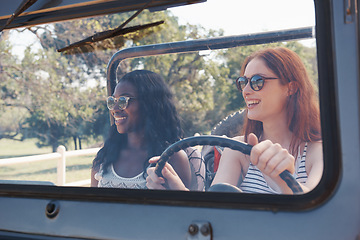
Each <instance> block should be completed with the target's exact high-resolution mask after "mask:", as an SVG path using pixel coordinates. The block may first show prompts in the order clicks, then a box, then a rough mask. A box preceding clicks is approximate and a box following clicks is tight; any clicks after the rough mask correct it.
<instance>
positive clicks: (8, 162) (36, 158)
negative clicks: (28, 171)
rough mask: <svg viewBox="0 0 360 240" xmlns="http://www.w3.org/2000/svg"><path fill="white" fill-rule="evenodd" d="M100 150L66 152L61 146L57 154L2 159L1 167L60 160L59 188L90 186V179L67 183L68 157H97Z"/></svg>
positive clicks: (58, 170) (58, 164) (58, 168)
mask: <svg viewBox="0 0 360 240" xmlns="http://www.w3.org/2000/svg"><path fill="white" fill-rule="evenodd" d="M99 149H100V148H89V149H83V150H75V151H66V148H65V147H64V146H59V147H58V148H57V152H56V153H48V154H40V155H34V156H28V157H17V158H7V159H1V161H0V167H1V166H8V165H13V164H21V163H30V162H38V161H45V160H58V162H57V185H58V186H84V185H89V184H90V179H85V180H82V181H77V182H72V183H66V157H75V156H88V155H95V154H96V153H97V152H98V151H99Z"/></svg>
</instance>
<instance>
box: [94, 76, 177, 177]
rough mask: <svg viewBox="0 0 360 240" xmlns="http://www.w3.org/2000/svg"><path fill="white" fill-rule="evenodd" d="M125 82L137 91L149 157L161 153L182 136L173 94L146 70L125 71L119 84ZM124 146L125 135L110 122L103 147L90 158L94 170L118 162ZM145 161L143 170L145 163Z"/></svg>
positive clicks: (146, 163) (105, 168) (104, 169)
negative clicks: (92, 158)
mask: <svg viewBox="0 0 360 240" xmlns="http://www.w3.org/2000/svg"><path fill="white" fill-rule="evenodd" d="M120 82H128V83H130V84H132V85H133V86H134V87H135V89H136V90H137V98H136V99H137V101H138V102H139V106H140V108H139V111H140V114H141V117H142V119H143V120H144V121H143V122H144V124H145V126H144V130H145V136H144V137H145V142H146V143H147V146H148V149H147V153H148V158H151V157H153V156H157V155H160V154H161V153H162V152H163V151H164V150H165V149H166V148H167V147H168V146H169V145H170V144H172V143H174V142H176V141H179V140H180V139H181V138H182V134H183V133H182V130H181V127H180V120H179V117H178V114H177V111H176V107H175V105H174V102H173V95H172V93H171V91H170V89H169V87H168V86H167V84H166V83H165V82H164V80H163V78H162V77H161V76H160V75H159V74H156V73H154V72H151V71H148V70H135V71H132V72H130V73H127V74H125V75H124V76H123V77H122V78H121V79H120V80H119V82H118V83H120ZM126 145H127V134H126V133H125V134H120V133H118V131H117V129H116V125H115V124H113V125H112V126H111V127H110V130H109V136H108V138H107V139H106V141H105V143H104V146H103V147H102V148H101V149H100V150H99V152H98V153H97V155H96V157H95V159H94V160H93V166H92V167H93V169H98V168H99V167H100V164H103V167H102V168H103V171H104V172H106V171H107V169H108V166H110V164H111V163H114V162H116V161H117V159H118V156H119V154H120V151H121V150H122V149H123V148H124V147H126ZM147 160H148V159H145V160H144V173H145V172H146V171H145V170H146V167H147V166H148V161H147Z"/></svg>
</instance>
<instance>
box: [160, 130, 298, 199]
mask: <svg viewBox="0 0 360 240" xmlns="http://www.w3.org/2000/svg"><path fill="white" fill-rule="evenodd" d="M197 145H211V146H221V147H227V148H231V149H233V150H238V151H240V152H242V153H244V154H247V155H250V152H251V149H252V146H251V145H249V144H246V143H242V142H239V141H236V140H233V139H230V138H226V137H220V136H213V135H203V136H194V137H189V138H184V139H182V140H180V141H178V142H176V143H174V144H172V145H170V146H169V147H168V148H167V149H166V150H165V151H164V152H163V153H162V154H161V156H160V159H159V161H158V162H157V163H156V167H155V173H156V174H157V175H158V176H161V171H162V169H163V168H164V166H165V163H166V162H167V161H168V160H169V158H170V157H171V156H172V155H173V154H174V153H175V152H178V151H180V150H181V149H185V148H187V147H194V146H197ZM280 177H281V179H283V180H284V181H285V182H286V184H287V185H288V187H289V188H290V189H291V190H292V191H293V193H294V194H299V193H303V190H302V188H301V187H300V185H299V183H298V182H297V181H296V180H295V178H294V177H293V176H292V175H291V173H290V172H289V171H288V170H285V171H283V172H282V173H280ZM209 191H231V192H236V191H238V192H239V191H240V192H241V190H240V189H238V188H237V187H235V186H232V185H230V184H219V185H218V184H215V185H213V186H212V187H210V188H209Z"/></svg>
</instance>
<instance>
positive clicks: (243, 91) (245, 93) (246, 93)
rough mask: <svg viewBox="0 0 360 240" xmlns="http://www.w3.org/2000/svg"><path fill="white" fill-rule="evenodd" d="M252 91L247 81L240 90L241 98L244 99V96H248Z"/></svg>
mask: <svg viewBox="0 0 360 240" xmlns="http://www.w3.org/2000/svg"><path fill="white" fill-rule="evenodd" d="M253 91H254V90H252V88H251V87H250V81H248V82H247V83H246V85H245V87H244V88H243V90H242V94H243V97H244V98H245V96H247V95H249V94H250V93H251V92H253Z"/></svg>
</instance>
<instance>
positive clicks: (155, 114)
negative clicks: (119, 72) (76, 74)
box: [91, 70, 191, 189]
mask: <svg viewBox="0 0 360 240" xmlns="http://www.w3.org/2000/svg"><path fill="white" fill-rule="evenodd" d="M107 106H108V108H109V110H110V113H111V115H112V116H113V117H114V122H115V124H113V125H112V126H111V127H110V133H109V137H108V138H107V140H106V141H105V144H104V146H103V147H102V148H101V149H100V150H99V152H98V153H97V155H96V157H95V159H94V161H93V166H92V171H91V186H92V187H113V188H133V189H144V188H146V180H145V178H146V176H145V173H146V169H147V168H148V166H149V162H148V160H149V158H151V157H153V156H158V155H160V154H161V153H162V152H163V151H164V150H165V149H166V148H167V147H168V146H169V145H170V144H172V143H174V142H176V141H178V140H180V138H181V137H182V130H181V128H180V121H179V118H178V115H177V111H176V108H175V105H174V103H173V100H172V93H171V92H170V89H169V88H168V87H167V85H166V84H165V82H164V81H163V79H162V77H161V76H160V75H158V74H156V73H154V72H151V71H147V70H136V71H133V72H130V73H127V74H126V75H125V76H123V77H122V78H121V79H120V80H119V82H118V84H117V86H116V87H115V90H114V93H113V95H112V96H110V97H108V99H107ZM170 164H172V166H173V167H174V169H176V171H177V172H178V174H179V176H180V178H181V179H182V181H183V182H184V183H185V185H187V186H188V185H189V184H190V182H191V170H190V164H189V160H188V158H187V155H186V153H185V152H184V151H180V152H178V153H176V154H174V155H173V156H172V158H171V160H170Z"/></svg>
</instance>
